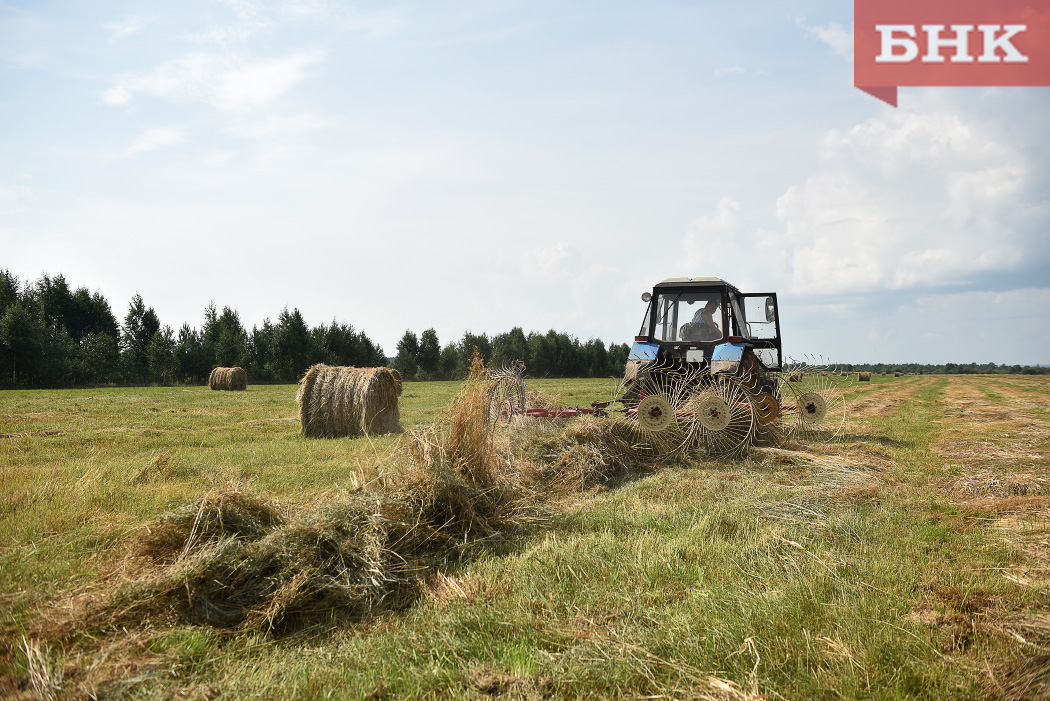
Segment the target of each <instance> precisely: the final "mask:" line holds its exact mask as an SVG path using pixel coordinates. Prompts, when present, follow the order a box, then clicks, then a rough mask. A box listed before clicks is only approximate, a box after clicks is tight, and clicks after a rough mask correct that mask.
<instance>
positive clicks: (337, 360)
mask: <svg viewBox="0 0 1050 701" xmlns="http://www.w3.org/2000/svg"><path fill="white" fill-rule="evenodd" d="M314 363H328V364H331V365H357V366H375V365H385V364H386V356H385V355H384V353H383V349H382V348H380V347H379V346H378V345H377V344H375V343H374V342H372V340H371V339H369V338H368V336H367V335H365V334H364V332H361V331H357V330H355V329H354V327H353V326H352V325H350V324H340V323H337V322H335V321H333V322H332V323H331V324H330V325H328V326H316V327H313V328H310V327H309V326H307V324H306V321H305V320H304V319H303V316H302V314H301V313H300V312H299V310H298V309H293V310H292V311H288V309H287V308H285V309H282V310H281V312H280V313H279V314H278V315H277V320H276V322H271V321H270V319H269V318H266V319H265V320H264V321H263V323H262V326H261V327H260V326H254V327H252V329H251V330H250V331H249V330H247V329H245V328H244V325H243V324H242V323H241V320H240V317H239V315H238V313H237V312H236V311H235V310H232V309H230V308H229V307H224V308H223V309H222V311H221V312H220V311H218V309H217V308H216V307H215V304H214V303H212V304H209V305H208V306H207V307H206V308H205V310H204V324H203V325H202V326H201V328H199V329H197V328H194V327H191V326H190V325H189V324H183V325H182V326H181V327H180V328H179V330H178V331H175V330H174V329H173V328H172V327H171V326H169V325H167V324H162V323H161V321H160V318H159V317H158V316H157V312H156V310H154V309H153V307H149V306H147V305H146V303H145V301H143V299H142V296H141V295H139V294H136V295H135V296H134V297H132V299H131V302H130V304H129V305H128V310H127V313H126V314H125V316H124V321H123V323H118V321H117V318H116V316H115V315H114V314H113V311H112V308H111V307H110V305H109V302H108V301H107V300H106V298H105V297H103V296H102V294H101V293H99V292H95V293H91V292H89V291H88V290H87V288H84V287H79V288H77V289H75V290H73V289H71V288H70V286H69V284H68V283H67V282H66V279H65V277H63V276H62V275H57V276H55V277H51V276H49V275H48V274H46V273H45V274H43V275H42V276H41V277H40V279H38V280H37V281H36V282H35V283H29V282H26V283H24V284H23V283H20V282H19V280H18V278H17V277H16V276H14V275H12V274H11V273H10V272H9V271H7V270H2V271H0V387H71V386H78V385H92V384H109V383H119V384H152V383H156V384H173V383H186V384H203V383H204V382H206V381H207V378H208V375H209V373H210V372H211V370H212V368H215V367H231V366H235V365H239V366H240V367H243V368H244V369H245V370H246V371H247V372H248V376H249V377H250V378H251V380H252V381H253V382H296V381H298V380H299V378H300V377H301V376H302V374H303V373H304V372H305V371H306V369H307V368H308V367H310V366H311V365H313V364H314Z"/></svg>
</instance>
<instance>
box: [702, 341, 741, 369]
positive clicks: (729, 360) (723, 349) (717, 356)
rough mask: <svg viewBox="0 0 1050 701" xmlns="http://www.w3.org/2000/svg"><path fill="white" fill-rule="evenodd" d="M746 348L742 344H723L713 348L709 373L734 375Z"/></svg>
mask: <svg viewBox="0 0 1050 701" xmlns="http://www.w3.org/2000/svg"><path fill="white" fill-rule="evenodd" d="M745 350H747V346H745V345H744V344H743V343H723V344H721V345H717V346H715V349H714V351H713V352H712V353H711V372H713V373H719V374H729V375H735V374H736V371H737V369H738V368H739V367H740V361H741V360H743V359H744V351H745Z"/></svg>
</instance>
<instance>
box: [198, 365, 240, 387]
mask: <svg viewBox="0 0 1050 701" xmlns="http://www.w3.org/2000/svg"><path fill="white" fill-rule="evenodd" d="M208 389H215V390H245V389H248V373H246V372H245V371H244V368H239V367H234V368H215V369H214V370H212V371H211V373H210V374H209V375H208Z"/></svg>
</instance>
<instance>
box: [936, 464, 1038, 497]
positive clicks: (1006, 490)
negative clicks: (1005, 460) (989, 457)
mask: <svg viewBox="0 0 1050 701" xmlns="http://www.w3.org/2000/svg"><path fill="white" fill-rule="evenodd" d="M945 487H946V489H947V491H949V492H954V493H956V494H961V495H966V496H978V497H1026V496H1040V495H1046V494H1050V478H1047V477H1042V476H1040V475H1035V474H1031V473H1016V474H1003V473H1002V472H997V471H994V470H980V471H977V472H973V473H970V474H968V475H964V476H962V477H958V478H956V479H953V480H951V481H949V482H948V483H947V484H946V485H945Z"/></svg>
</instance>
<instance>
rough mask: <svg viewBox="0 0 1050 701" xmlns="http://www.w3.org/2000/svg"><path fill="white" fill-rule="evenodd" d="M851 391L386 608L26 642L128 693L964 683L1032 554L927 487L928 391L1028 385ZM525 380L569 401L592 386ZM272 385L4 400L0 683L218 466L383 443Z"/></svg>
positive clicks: (1021, 596)
mask: <svg viewBox="0 0 1050 701" xmlns="http://www.w3.org/2000/svg"><path fill="white" fill-rule="evenodd" d="M873 380H874V381H873V382H872V383H870V384H869V383H862V384H861V385H860V386H858V388H857V389H858V395H857V396H858V397H864V396H865V395H870V396H872V397H874V396H877V395H878V393H880V392H899V393H901V396H902V397H903V400H902V403H901V404H899V405H895V406H894V407H892V408H890V409H888V410H887V411H885V412H883V413H878V414H875V415H872V416H869V417H865V418H862V419H857V420H855V421H852V422H851V424H850V426H849V427H848V430H847V434H846V435H845V437H844V440H843V442H841V443H840V444H837V445H836V446H833V447H832V448H831V450H830V454H826V453H822V452H816V453H809V454H808V455H809V456H810V459H809V461H808V462H807V461H806V460H798V461H795V462H782V461H777V460H776V459H771V458H770V456H769V455H767V454H761V453H756V454H755V455H754V456H752V458H750V459H747V460H736V461H709V460H699V461H695V462H692V463H689V464H685V465H678V466H667V467H666V468H664V469H661V470H658V471H657V472H656V473H655V474H653V475H651V476H649V477H646V478H644V479H639V480H636V481H633V482H630V483H627V484H626V485H623V486H621V487H619V488H616V489H613V490H603V491H597V492H592V493H589V494H587V495H579V497H578V498H577V499H576V500H574V501H573V502H572V503H571V504H567V505H563V506H562V508H561V509H560V510H559V511H557V512H556V515H555V516H554V517H553V519H552V520H551V521H549V522H548V523H547V524H545V525H544V526H542V527H535V528H533V529H532V530H531V531H530V532H528V533H525V534H523V535H522V536H521V537H520V538H519V539H518V540H517V541H515V543H514V544H513V545H512V547H511V548H510V549H509V551H501V552H500V553H499V554H497V553H495V552H488V553H485V552H482V554H481V555H480V556H479V557H478V558H477V559H474V560H472V561H466V562H459V563H450V564H449V567H448V569H447V570H446V571H445V572H444V573H443V574H442V575H441V576H440V577H438V578H437V579H436V580H435V581H434V582H432V583H431V586H430V587H429V588H428V591H427V593H426V594H425V595H424V596H423V597H422V598H421V599H420V600H419V601H418V602H417V603H416V604H415V605H414V606H413V607H412V608H410V609H409V610H407V611H402V612H396V613H385V614H382V615H380V616H377V617H375V618H373V619H371V620H369V621H366V622H365V623H363V624H361V625H357V626H352V627H344V628H339V629H336V630H332V631H329V632H328V633H325V634H323V635H313V636H310V637H303V636H298V637H291V638H285V639H277V638H272V637H269V636H264V635H259V634H254V633H238V632H230V631H220V630H216V629H212V628H207V627H190V626H175V627H170V628H163V627H160V628H152V629H149V630H140V631H134V630H133V631H129V632H128V633H127V634H126V635H117V636H113V637H112V638H111V639H108V640H106V641H102V642H100V643H99V644H97V645H94V644H92V643H90V642H88V643H84V645H83V646H82V647H81V648H78V649H77V650H73V649H72V648H69V649H66V648H62V647H58V646H56V647H53V648H49V649H48V650H46V651H45V652H46V656H49V657H48V658H49V659H50V660H51V662H52V668H53V669H59V668H61V667H62V666H63V665H68V666H69V669H70V671H69V675H68V676H69V678H70V680H72V681H67V688H66V691H68V692H70V693H76V692H77V689H76V688H75V686H69V685H74V684H76V683H80V684H86V683H87V681H89V680H94V681H93V683H96V684H97V687H93V688H94V690H95V691H96V692H98V693H101V694H102V695H111V696H118V695H119V696H128V697H131V698H162V697H172V696H188V697H210V696H214V695H215V694H216V693H219V692H221V693H222V695H223V696H226V697H230V698H239V697H249V696H250V697H258V696H261V697H267V698H329V697H336V698H363V697H370V698H383V697H388V698H402V697H442V698H445V697H454V698H484V697H487V696H505V697H508V698H529V697H534V698H539V697H556V698H592V697H608V698H639V697H650V698H656V697H672V698H676V697H703V695H704V694H708V695H709V696H710V697H711V698H731V696H730V695H726V694H723V695H722V696H720V695H719V691H718V687H717V685H712V681H711V680H712V679H713V678H714V679H717V680H726V681H729V682H732V683H733V684H735V685H737V688H738V689H740V690H743V691H747V692H749V693H750V692H754V693H757V694H767V695H769V696H767V698H777V697H778V696H777V695H779V696H781V697H784V698H790V699H794V698H814V699H819V698H826V699H833V698H872V699H883V698H885V699H896V698H930V699H976V698H986V697H988V696H989V695H994V693H995V688H996V687H995V681H993V678H994V679H996V680H999V683H1002V680H1003V679H1004V678H1007V677H1008V672H1009V669H1010V667H1011V665H1014V664H1016V663H1017V662H1018V660H1022V659H1024V656H1025V655H1026V654H1031V650H1030V649H1028V648H1026V647H1025V646H1023V645H1020V644H1019V643H1018V642H1017V641H1016V639H1014V638H1012V637H1011V636H1010V635H1008V634H1006V633H1004V632H1003V627H1002V622H1003V621H1008V620H1016V619H1017V618H1018V617H1023V616H1031V615H1036V614H1042V615H1045V614H1046V612H1047V611H1048V610H1050V588H1048V587H1047V583H1046V582H1045V581H1042V582H1040V581H1034V582H1033V583H1031V584H1028V585H1022V584H1019V583H1018V582H1016V581H1013V580H1011V579H1008V578H1007V577H1005V576H1004V573H1005V574H1009V573H1010V572H1015V571H1017V570H1018V568H1020V567H1024V566H1030V565H1031V564H1032V563H1031V554H1030V552H1028V551H1026V550H1024V549H1023V548H1021V547H1020V546H1019V545H1018V544H1017V541H1012V542H1011V540H1009V539H1007V538H1005V537H1004V534H1003V531H1002V530H999V529H997V528H995V527H993V524H994V522H995V519H996V518H997V516H998V512H996V511H995V507H994V505H993V504H991V503H990V502H987V501H984V502H980V503H979V504H978V505H977V506H975V504H974V503H971V502H969V501H967V500H966V499H964V498H961V497H959V496H957V495H953V494H950V493H947V492H946V491H945V490H944V488H943V486H942V483H943V482H944V480H946V479H948V478H950V477H954V476H955V475H956V474H957V473H958V471H959V469H965V466H964V468H960V467H959V466H955V467H949V466H947V465H946V463H945V460H943V459H942V458H941V456H940V454H939V452H938V451H939V448H938V446H939V445H940V444H939V441H940V440H941V439H942V438H943V437H944V436H945V435H946V433H945V432H946V431H947V430H948V428H949V427H951V426H956V427H957V425H956V424H953V423H950V422H953V421H956V422H957V421H966V420H968V419H964V418H963V419H960V418H953V416H954V415H953V414H951V413H950V411H949V409H950V407H949V406H948V405H947V404H946V397H947V396H948V394H949V393H950V392H951V390H952V388H953V387H958V386H962V385H960V384H955V383H963V384H965V385H966V386H967V387H971V386H972V387H973V388H975V390H976V391H977V392H978V394H980V396H982V397H984V401H986V402H988V403H989V405H995V406H1007V407H1013V410H1015V411H1016V412H1019V413H1023V414H1024V415H1025V416H1027V417H1028V419H1030V420H1031V421H1032V422H1035V423H1034V424H1033V425H1036V424H1038V425H1041V426H1042V427H1043V429H1045V428H1046V424H1047V415H1046V408H1045V407H1046V402H1047V399H1046V397H1047V392H1046V390H1050V383H1047V382H1046V381H1044V380H1043V379H1042V378H1031V379H1028V378H1023V379H1022V378H1018V379H1017V380H1016V381H1014V380H1013V379H1011V382H1010V383H1009V384H1008V385H1003V384H1002V383H1001V382H1000V381H999V380H997V379H995V378H986V377H980V376H966V377H901V378H892V377H881V376H874V377H873ZM529 384H530V386H532V387H535V388H536V389H538V390H539V391H542V392H544V393H548V394H557V395H558V396H559V398H560V401H561V403H562V404H563V405H580V406H586V405H588V404H589V403H590V402H591V401H594V400H601V399H606V398H608V397H609V396H610V394H611V392H612V389H613V387H614V386H615V383H614V382H612V381H608V380H605V381H599V380H543V381H538V382H535V383H531V382H530V383H529ZM458 387H459V384H458V383H408V384H406V385H405V391H404V394H403V396H402V417H403V423H405V425H406V426H407V425H413V424H418V423H425V422H429V421H432V420H434V419H435V418H436V417H438V416H439V415H440V413H441V412H442V410H443V408H444V407H445V406H446V405H447V403H448V402H449V400H450V399H451V398H452V397H453V396H454V394H455V392H456V390H457V389H458ZM1004 387H1005V388H1004ZM1032 387H1041V388H1042V390H1043V392H1041V393H1035V392H1030V391H1028V390H1029V389H1030V388H1032ZM294 394H295V387H294V386H252V387H250V388H249V390H248V391H247V392H236V393H235V392H209V391H208V390H207V389H203V388H139V389H100V390H66V391H54V392H4V393H0V434H5V435H4V437H3V438H0V465H2V474H3V476H4V482H3V484H2V485H0V626H2V629H3V630H4V634H3V636H4V639H5V640H6V643H5V648H4V655H3V658H2V659H0V692H2V691H4V684H5V683H6V684H8V686H9V687H12V688H14V687H15V686H17V685H18V684H23V685H24V684H25V679H26V676H27V672H28V665H27V660H26V656H25V654H24V653H22V652H20V651H19V649H18V643H19V641H20V640H21V637H20V636H21V631H22V630H23V627H24V626H25V625H26V624H27V623H28V622H29V621H31V620H32V619H34V618H36V617H38V616H41V615H43V616H46V615H48V611H49V610H50V609H51V608H52V607H54V606H55V605H56V601H55V599H54V597H56V596H60V595H61V594H62V593H63V592H66V591H69V590H71V589H72V588H75V587H78V586H83V585H93V584H96V583H97V582H98V581H99V580H100V578H101V577H102V576H103V574H104V573H105V572H108V571H109V570H110V569H111V568H112V567H113V566H114V565H115V564H117V563H119V561H120V559H121V557H122V556H123V554H124V553H125V552H126V548H127V545H128V543H129V542H130V540H131V539H132V538H133V537H134V533H135V529H136V528H138V527H140V526H141V525H142V524H143V523H145V522H147V521H148V520H150V519H151V518H153V517H155V516H157V515H158V514H160V513H162V512H163V511H165V510H167V509H169V508H171V507H173V506H176V505H180V504H183V503H186V502H189V501H192V500H194V499H197V498H199V497H200V496H201V494H202V493H204V492H206V491H208V490H210V489H215V488H221V487H223V486H225V485H227V484H229V483H234V484H239V485H242V486H244V487H245V488H247V489H249V490H250V491H252V492H254V493H257V494H259V495H263V496H265V497H266V498H268V499H272V500H277V501H279V502H281V503H292V504H310V503H318V502H322V501H324V500H326V499H329V498H331V497H332V495H333V493H336V492H339V491H341V490H352V489H354V488H355V487H356V486H357V485H359V484H361V483H362V482H364V481H367V480H368V479H370V478H371V477H372V476H374V474H375V470H376V465H377V458H381V457H382V456H384V455H387V454H389V453H390V452H392V451H396V450H399V449H400V447H399V446H400V442H401V441H404V440H405V438H404V437H390V436H387V437H381V438H374V439H371V440H369V439H361V438H358V439H339V440H327V441H319V440H308V439H303V438H300V437H299V436H298V435H297V428H298V426H297V423H296V422H294V421H290V420H288V419H289V418H290V417H294V416H295V404H294ZM1018 396H1024V397H1027V398H1030V399H1032V400H1034V401H1036V402H1038V403H1039V405H1038V406H1031V407H1024V406H1021V405H1018V404H1017V402H1018V401H1019V400H1018V399H1017V397H1018ZM961 425H963V426H965V425H968V424H961ZM973 430H975V431H976V430H979V426H978V425H976V424H975V425H974V427H973ZM1025 440H1026V441H1029V443H1031V441H1032V440H1036V441H1037V443H1036V444H1035V447H1032V446H1030V445H1027V444H1026V446H1025V449H1026V450H1030V451H1031V450H1036V451H1040V450H1041V451H1044V452H1043V454H1045V452H1046V451H1047V449H1048V447H1050V446H1048V445H1047V442H1046V436H1045V435H1043V436H1042V437H1041V438H1038V437H1037V438H1035V439H1033V438H1032V435H1027V437H1026V438H1025ZM1038 441H1042V443H1039V442H1038ZM1005 445H1008V446H1009V445H1012V444H1010V443H1009V442H1007V443H1006V444H1005ZM833 458H834V459H839V460H845V461H848V465H849V466H850V472H849V473H848V474H846V476H845V477H842V475H841V473H837V472H834V471H829V470H828V469H826V467H822V465H824V463H823V462H821V461H822V460H823V461H827V460H831V459H833ZM1042 465H1043V466H1044V467H1045V466H1046V460H1045V458H1043V462H1042ZM991 466H992V467H993V468H994V462H993V463H991ZM971 467H974V466H971ZM979 467H982V469H983V468H985V467H988V466H987V465H985V466H979ZM847 478H848V479H847ZM978 507H979V508H978ZM1034 508H1042V509H1045V508H1046V507H1045V505H1042V506H1039V505H1037V506H1036V507H1034ZM1044 537H1045V536H1044ZM59 601H60V599H59ZM1032 640H1034V641H1035V642H1034V643H1033V644H1036V645H1043V644H1046V643H1048V642H1050V641H1045V640H1039V639H1032ZM40 643H41V644H46V641H40ZM85 651H86V652H85ZM77 652H80V653H81V655H82V656H81V657H79V658H77V657H76V654H77ZM92 664H94V665H95V667H94V668H93V669H92V671H91V673H90V674H89V673H87V672H86V671H85V670H88V669H89V668H90V667H91V665H92ZM1004 670H1005V671H1004ZM5 680H6V681H5ZM87 691H90V690H87ZM87 691H85V689H83V688H81V689H80V692H81V693H87ZM740 698H743V697H740Z"/></svg>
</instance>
